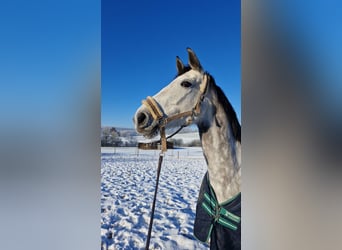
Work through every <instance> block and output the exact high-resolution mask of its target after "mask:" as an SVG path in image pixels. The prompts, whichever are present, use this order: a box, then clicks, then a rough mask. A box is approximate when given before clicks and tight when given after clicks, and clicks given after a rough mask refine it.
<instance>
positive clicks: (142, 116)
mask: <svg viewBox="0 0 342 250" xmlns="http://www.w3.org/2000/svg"><path fill="white" fill-rule="evenodd" d="M146 119H147V116H146V115H145V113H139V114H138V124H142V123H144V121H145V120H146Z"/></svg>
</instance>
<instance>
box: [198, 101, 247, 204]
mask: <svg viewBox="0 0 342 250" xmlns="http://www.w3.org/2000/svg"><path fill="white" fill-rule="evenodd" d="M212 105H213V106H214V107H213V108H214V109H216V112H215V115H213V116H212V117H211V119H209V120H208V121H207V122H206V124H205V125H204V123H202V125H201V123H200V124H198V128H199V133H200V138H201V142H202V148H203V153H204V156H205V159H206V161H207V165H208V173H209V181H210V184H211V186H212V187H213V189H214V191H215V194H216V197H217V200H218V202H219V203H222V202H224V201H227V200H228V199H230V198H231V197H233V196H234V195H236V194H238V193H239V192H240V176H241V168H240V164H241V159H240V158H241V143H240V142H239V141H237V140H236V139H235V138H234V136H233V132H232V127H231V125H230V123H229V121H228V116H227V114H226V113H225V111H224V108H223V106H222V104H221V103H219V102H218V101H212ZM208 124H209V126H208Z"/></svg>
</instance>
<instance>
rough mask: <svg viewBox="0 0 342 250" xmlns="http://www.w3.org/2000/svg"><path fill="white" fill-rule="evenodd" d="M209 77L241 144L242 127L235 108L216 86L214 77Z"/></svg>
mask: <svg viewBox="0 0 342 250" xmlns="http://www.w3.org/2000/svg"><path fill="white" fill-rule="evenodd" d="M208 75H209V79H210V83H211V84H212V86H213V87H214V88H215V90H216V94H217V99H218V100H219V102H220V103H221V104H222V106H223V108H224V111H225V113H226V115H227V117H228V122H229V123H230V126H231V128H232V131H233V136H234V138H235V140H237V141H239V142H240V143H241V125H240V123H239V120H238V119H237V115H236V112H235V110H234V108H233V106H232V105H231V104H230V102H229V100H228V98H227V97H226V95H225V94H224V92H223V90H222V89H221V88H220V87H219V86H218V85H216V83H215V79H214V77H212V76H211V75H210V74H208Z"/></svg>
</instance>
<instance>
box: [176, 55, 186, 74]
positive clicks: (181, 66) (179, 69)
mask: <svg viewBox="0 0 342 250" xmlns="http://www.w3.org/2000/svg"><path fill="white" fill-rule="evenodd" d="M176 66H177V73H178V75H181V74H183V73H184V72H185V70H184V64H183V62H182V60H181V59H180V58H179V57H178V56H176Z"/></svg>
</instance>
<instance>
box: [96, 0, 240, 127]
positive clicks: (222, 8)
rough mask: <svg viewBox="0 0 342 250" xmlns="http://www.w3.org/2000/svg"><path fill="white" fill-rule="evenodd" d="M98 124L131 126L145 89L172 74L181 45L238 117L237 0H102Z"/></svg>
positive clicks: (183, 55)
mask: <svg viewBox="0 0 342 250" xmlns="http://www.w3.org/2000/svg"><path fill="white" fill-rule="evenodd" d="M101 15H102V30H101V32H102V33H101V34H102V35H101V46H102V47H101V68H102V72H101V74H102V75H101V78H102V79H101V124H102V125H106V126H115V127H133V122H132V117H133V115H134V113H135V110H136V109H137V108H138V107H139V106H140V104H141V100H142V99H144V98H145V97H146V96H147V95H154V94H155V93H157V92H158V91H159V90H160V89H161V88H162V87H164V86H165V85H167V84H168V83H169V82H170V81H171V80H172V79H173V77H174V76H175V74H176V66H175V65H176V62H175V58H176V56H177V55H178V56H179V57H180V58H181V59H182V60H183V62H187V52H186V47H191V48H192V49H193V50H194V51H195V52H196V54H197V56H198V58H199V60H200V61H201V64H202V66H203V67H204V69H205V70H207V71H208V72H209V73H211V74H212V75H213V76H214V78H215V80H216V83H217V84H218V85H219V86H220V87H221V88H222V89H223V91H224V92H225V94H226V96H227V97H228V99H229V100H230V102H231V103H232V105H233V107H234V108H235V110H236V112H237V115H238V117H239V119H240V120H241V83H240V81H241V76H240V73H241V65H240V64H241V60H240V51H241V46H240V42H241V39H240V30H241V24H240V17H241V15H240V1H210V2H209V1H180V0H177V1H130V0H129V1H112V0H103V1H102V13H101Z"/></svg>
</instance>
